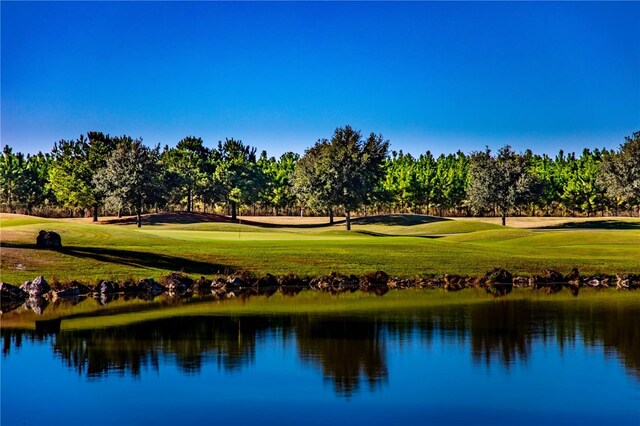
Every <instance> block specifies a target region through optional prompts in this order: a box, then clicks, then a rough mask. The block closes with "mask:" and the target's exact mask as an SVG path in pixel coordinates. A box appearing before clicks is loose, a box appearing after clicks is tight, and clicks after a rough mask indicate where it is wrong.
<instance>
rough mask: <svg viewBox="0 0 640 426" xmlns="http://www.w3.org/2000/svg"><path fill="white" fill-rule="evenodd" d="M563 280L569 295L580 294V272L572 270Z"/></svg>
mask: <svg viewBox="0 0 640 426" xmlns="http://www.w3.org/2000/svg"><path fill="white" fill-rule="evenodd" d="M564 279H565V280H566V281H567V288H568V289H569V291H570V292H571V294H573V295H574V296H577V295H578V293H579V292H580V286H581V284H582V283H581V281H580V272H579V271H578V269H577V268H573V269H572V270H571V272H569V274H568V275H567V276H566V277H564Z"/></svg>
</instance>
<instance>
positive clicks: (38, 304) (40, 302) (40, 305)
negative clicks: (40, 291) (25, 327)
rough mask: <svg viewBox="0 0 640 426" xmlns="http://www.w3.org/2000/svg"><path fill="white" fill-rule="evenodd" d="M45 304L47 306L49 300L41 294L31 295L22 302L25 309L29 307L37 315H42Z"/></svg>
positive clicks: (45, 307)
mask: <svg viewBox="0 0 640 426" xmlns="http://www.w3.org/2000/svg"><path fill="white" fill-rule="evenodd" d="M47 306H49V301H48V300H47V299H45V298H44V297H42V296H31V297H29V298H28V299H27V300H26V301H25V302H24V307H25V308H26V309H31V310H32V311H33V312H35V313H36V314H38V315H42V313H43V312H44V311H45V309H47Z"/></svg>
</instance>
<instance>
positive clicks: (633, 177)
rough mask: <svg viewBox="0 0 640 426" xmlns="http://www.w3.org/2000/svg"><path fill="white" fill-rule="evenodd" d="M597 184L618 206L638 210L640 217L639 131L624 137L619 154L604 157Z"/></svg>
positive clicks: (613, 153)
mask: <svg viewBox="0 0 640 426" xmlns="http://www.w3.org/2000/svg"><path fill="white" fill-rule="evenodd" d="M600 167H601V168H600V172H601V174H600V178H599V182H600V183H601V185H602V187H603V188H606V191H607V194H608V195H609V196H610V197H611V198H613V199H615V200H616V201H617V203H618V205H622V204H626V205H627V206H629V207H632V206H636V207H637V208H638V216H640V131H638V132H634V133H633V134H632V135H631V136H626V137H625V142H624V143H623V144H622V145H621V146H620V151H619V152H612V153H608V154H607V155H605V156H604V157H603V159H602V163H601V166H600Z"/></svg>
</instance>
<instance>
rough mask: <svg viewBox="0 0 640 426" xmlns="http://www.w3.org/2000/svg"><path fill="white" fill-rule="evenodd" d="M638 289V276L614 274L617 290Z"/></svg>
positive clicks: (639, 286)
mask: <svg viewBox="0 0 640 426" xmlns="http://www.w3.org/2000/svg"><path fill="white" fill-rule="evenodd" d="M637 288H640V275H631V274H616V289H617V290H635V289H637Z"/></svg>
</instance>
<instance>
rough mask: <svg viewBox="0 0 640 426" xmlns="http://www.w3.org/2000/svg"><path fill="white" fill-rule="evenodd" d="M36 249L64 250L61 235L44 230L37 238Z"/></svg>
mask: <svg viewBox="0 0 640 426" xmlns="http://www.w3.org/2000/svg"><path fill="white" fill-rule="evenodd" d="M36 247H38V248H54V249H57V248H62V238H60V234H58V233H57V232H53V231H45V230H42V231H40V232H39V233H38V236H37V237H36Z"/></svg>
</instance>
